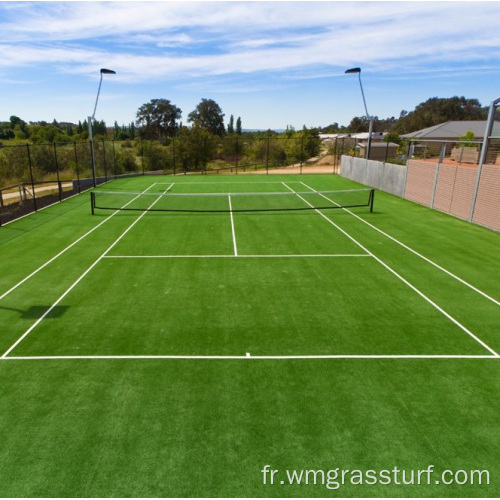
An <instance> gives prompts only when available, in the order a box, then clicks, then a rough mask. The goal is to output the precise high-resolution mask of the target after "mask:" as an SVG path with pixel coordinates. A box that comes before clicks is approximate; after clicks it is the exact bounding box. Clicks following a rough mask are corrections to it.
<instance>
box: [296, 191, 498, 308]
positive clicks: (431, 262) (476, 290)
mask: <svg viewBox="0 0 500 500" xmlns="http://www.w3.org/2000/svg"><path fill="white" fill-rule="evenodd" d="M301 184H302V185H303V186H304V187H306V188H308V189H310V190H311V191H314V189H313V188H312V187H310V186H308V185H307V184H304V183H303V182H301ZM321 196H323V198H326V199H327V200H328V201H330V202H332V203H335V202H334V201H333V200H331V199H330V198H328V197H327V196H325V195H323V194H321ZM342 210H344V211H345V212H347V213H348V214H350V215H352V216H353V217H356V219H358V220H360V221H361V222H363V223H364V224H366V225H367V226H369V227H371V228H372V229H375V231H378V232H379V233H380V234H382V235H384V236H385V237H386V238H389V239H390V240H392V241H394V243H397V244H398V245H400V246H402V247H403V248H404V249H406V250H408V251H409V252H411V253H413V254H415V255H416V256H417V257H420V258H421V259H423V260H425V261H426V262H427V263H429V264H431V265H432V266H434V267H436V268H437V269H439V270H440V271H443V272H444V273H446V274H447V275H448V276H451V277H452V278H453V279H456V280H457V281H459V282H460V283H462V284H463V285H465V286H467V287H469V288H470V289H471V290H474V291H475V292H476V293H479V294H480V295H482V296H483V297H484V298H485V299H488V300H490V301H491V302H493V303H494V304H496V305H497V306H500V301H498V300H496V299H494V298H493V297H491V296H490V295H488V294H487V293H485V292H483V291H482V290H479V288H476V287H475V286H474V285H472V284H470V283H468V282H467V281H465V280H463V279H462V278H460V277H459V276H457V275H456V274H453V273H452V272H451V271H448V269H446V268H444V267H442V266H440V265H439V264H437V263H436V262H434V261H432V260H431V259H429V258H428V257H426V256H425V255H422V254H421V253H419V252H417V251H416V250H414V249H413V248H411V247H409V246H408V245H405V244H404V243H403V242H402V241H399V240H398V239H396V238H394V237H393V236H391V235H390V234H388V233H386V232H384V231H382V230H381V229H379V228H378V227H376V226H374V225H373V224H371V223H370V222H368V221H366V220H364V219H363V218H362V217H360V216H359V215H358V214H355V213H354V212H352V211H351V210H349V209H347V208H343V209H342Z"/></svg>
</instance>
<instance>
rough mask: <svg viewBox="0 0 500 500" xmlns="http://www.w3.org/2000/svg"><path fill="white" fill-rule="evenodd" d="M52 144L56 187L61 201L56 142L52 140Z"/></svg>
mask: <svg viewBox="0 0 500 500" xmlns="http://www.w3.org/2000/svg"><path fill="white" fill-rule="evenodd" d="M52 146H53V148H54V162H55V164H56V176H57V189H58V191H59V201H62V184H61V178H60V176H59V163H58V161H57V146H56V143H55V142H53V143H52Z"/></svg>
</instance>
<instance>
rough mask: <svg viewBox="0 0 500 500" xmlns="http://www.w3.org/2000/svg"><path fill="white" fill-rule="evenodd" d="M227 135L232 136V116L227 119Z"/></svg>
mask: <svg viewBox="0 0 500 500" xmlns="http://www.w3.org/2000/svg"><path fill="white" fill-rule="evenodd" d="M227 133H228V134H234V116H233V115H231V116H230V117H229V123H228V124H227Z"/></svg>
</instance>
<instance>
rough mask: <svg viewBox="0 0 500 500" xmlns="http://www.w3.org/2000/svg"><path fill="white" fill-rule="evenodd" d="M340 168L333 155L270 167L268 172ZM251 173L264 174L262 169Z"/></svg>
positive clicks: (329, 171)
mask: <svg viewBox="0 0 500 500" xmlns="http://www.w3.org/2000/svg"><path fill="white" fill-rule="evenodd" d="M339 170H340V164H339V162H337V165H335V158H334V157H333V156H330V155H327V156H321V157H319V158H317V159H316V160H313V161H311V160H309V161H308V162H307V164H306V163H303V164H302V167H301V166H300V164H298V163H296V164H294V165H290V166H288V167H280V168H270V169H269V170H268V172H269V173H270V174H300V173H303V174H332V173H335V174H336V173H338V172H339ZM247 173H249V174H262V171H257V172H251V171H249V172H247Z"/></svg>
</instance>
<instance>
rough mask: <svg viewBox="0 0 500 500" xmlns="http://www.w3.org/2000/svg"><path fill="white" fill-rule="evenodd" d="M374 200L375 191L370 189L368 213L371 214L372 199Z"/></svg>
mask: <svg viewBox="0 0 500 500" xmlns="http://www.w3.org/2000/svg"><path fill="white" fill-rule="evenodd" d="M374 198H375V189H371V190H370V200H369V203H370V213H372V212H373V199H374Z"/></svg>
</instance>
